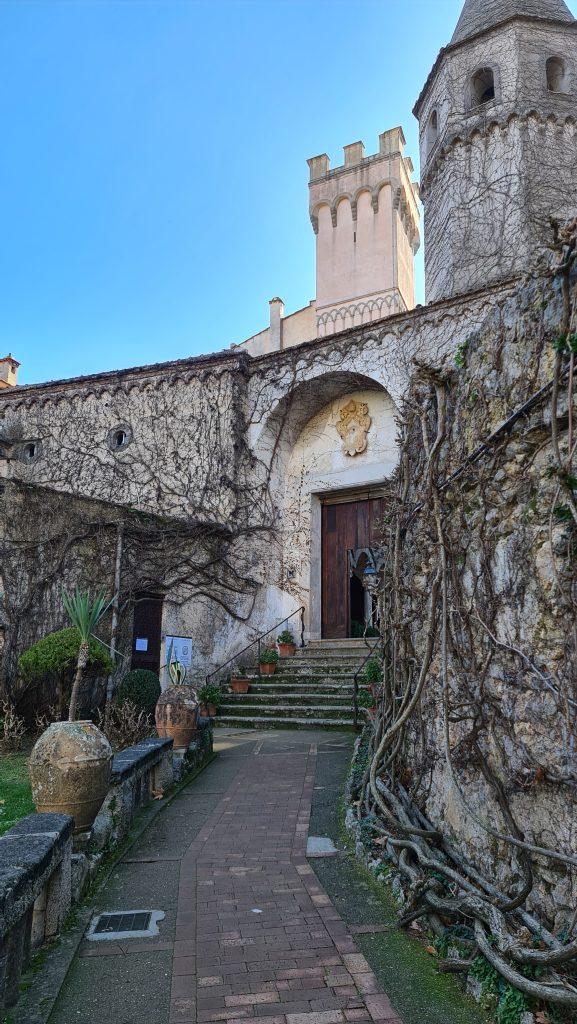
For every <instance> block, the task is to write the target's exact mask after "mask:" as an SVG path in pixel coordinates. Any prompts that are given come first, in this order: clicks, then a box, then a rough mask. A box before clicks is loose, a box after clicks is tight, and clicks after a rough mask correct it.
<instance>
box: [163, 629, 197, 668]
mask: <svg viewBox="0 0 577 1024" xmlns="http://www.w3.org/2000/svg"><path fill="white" fill-rule="evenodd" d="M169 658H170V660H171V661H179V662H180V664H181V665H184V666H185V667H186V668H190V666H191V665H192V640H191V638H190V637H189V636H167V637H166V663H167V664H168V659H169Z"/></svg>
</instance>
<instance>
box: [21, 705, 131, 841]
mask: <svg viewBox="0 0 577 1024" xmlns="http://www.w3.org/2000/svg"><path fill="white" fill-rule="evenodd" d="M111 766H112V747H111V746H110V743H109V742H108V740H107V739H106V736H105V735H104V733H103V732H101V731H100V729H97V728H96V726H95V725H94V723H93V722H53V723H52V725H50V726H48V728H47V729H46V731H45V732H43V733H42V736H40V738H39V739H38V740H37V741H36V744H35V746H34V749H33V750H32V753H31V755H30V766H29V767H30V781H31V783H32V795H33V798H34V804H35V807H36V810H37V811H40V812H57V813H59V814H70V815H72V817H73V818H74V831H75V832H86V831H87V830H88V829H89V828H90V827H91V825H92V822H93V821H94V819H95V817H96V815H97V814H98V812H99V810H100V808H101V807H102V804H103V801H104V798H105V796H106V794H107V792H108V787H109V785H110V771H111Z"/></svg>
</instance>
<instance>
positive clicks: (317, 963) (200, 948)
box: [170, 744, 401, 1024]
mask: <svg viewBox="0 0 577 1024" xmlns="http://www.w3.org/2000/svg"><path fill="white" fill-rule="evenodd" d="M315 757H316V746H315V744H311V746H310V748H309V750H308V753H307V752H306V751H303V750H294V751H290V752H284V753H281V752H280V751H279V752H278V753H271V754H268V753H262V751H261V747H260V745H257V747H256V748H255V754H254V756H251V757H247V758H244V759H243V760H242V761H240V762H239V770H238V774H237V777H236V779H235V780H234V782H233V783H232V785H231V786H230V788H229V789H228V791H227V792H226V794H225V795H223V796H222V797H221V798H220V800H219V802H218V803H217V804H216V806H215V807H214V810H213V812H212V813H211V815H210V816H209V818H208V820H207V821H206V823H205V824H204V826H203V827H202V829H201V830H200V832H199V833H198V834H197V836H196V838H195V839H194V841H193V842H192V843H191V845H190V846H189V847H188V849H187V850H186V852H185V853H184V856H183V857H182V860H181V862H180V878H179V887H178V908H177V917H176V932H175V942H174V950H173V961H172V967H173V971H172V990H171V1003H170V1024H178V1022H180V1024H193V1022H194V1024H197V1022H198V1024H211V1022H218V1021H224V1022H229V1024H248V1022H249V1021H251V1020H258V1022H259V1024H345V1022H347V1021H375V1022H388V1024H401V1022H400V1018H399V1017H398V1015H397V1014H396V1013H395V1011H394V1010H393V1008H392V1006H391V1004H390V1002H389V1000H388V998H387V996H386V995H385V994H384V993H382V992H381V991H380V990H379V986H378V983H377V980H376V978H375V976H374V974H373V973H372V971H371V969H370V967H369V965H368V963H367V961H366V960H365V958H364V957H363V956H362V955H360V954H359V952H358V951H357V948H356V946H355V943H354V941H353V938H352V936H351V935H350V933H349V932H348V931H347V928H346V926H345V924H344V923H343V921H342V920H341V918H340V916H339V914H338V913H337V911H336V910H335V909H334V907H333V906H332V904H331V901H330V899H329V897H328V896H327V895H326V893H325V892H324V890H323V889H322V887H321V886H320V885H319V883H318V881H317V878H316V876H315V874H314V872H313V870H312V868H311V867H310V866H309V864H308V861H307V859H306V856H305V852H306V840H307V834H308V823H309V816H310V809H311V800H312V793H313V785H314V774H315V772H314V762H315Z"/></svg>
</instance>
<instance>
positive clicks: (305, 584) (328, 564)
mask: <svg viewBox="0 0 577 1024" xmlns="http://www.w3.org/2000/svg"><path fill="white" fill-rule="evenodd" d="M396 415H397V410H396V407H395V405H394V404H393V402H392V399H391V398H390V396H389V394H388V392H387V391H386V389H385V388H384V387H383V386H382V384H381V383H380V382H379V381H377V380H375V379H372V378H370V377H366V376H363V375H362V374H358V373H350V372H349V373H345V372H342V371H341V372H338V371H337V372H332V373H324V374H320V375H319V376H318V377H315V378H314V379H311V380H308V381H306V382H303V383H302V384H299V385H298V386H297V388H295V389H293V390H292V391H291V393H290V394H289V395H285V396H283V398H282V399H281V401H280V402H279V406H278V407H277V411H276V414H273V417H272V418H271V420H269V422H268V424H267V426H266V428H265V430H264V431H263V434H262V435H261V438H260V442H261V443H260V445H259V448H260V451H261V452H263V451H266V448H267V446H269V450H273V449H274V471H273V473H272V475H271V481H272V487H271V491H272V494H273V498H274V502H275V506H276V508H277V513H278V516H277V521H278V541H279V549H280V559H281V565H280V567H279V569H280V571H279V573H278V575H277V579H278V581H279V584H280V590H281V592H282V593H281V594H279V593H278V591H277V594H278V598H279V599H280V600H279V601H278V606H279V611H280V612H281V614H279V616H278V618H279V619H280V618H281V617H282V615H284V614H287V612H289V611H292V609H293V608H296V607H298V606H299V605H304V607H305V609H306V615H305V620H306V624H307V634H308V637H309V638H310V639H321V638H322V637H326V638H327V639H328V638H338V637H343V638H344V637H349V636H354V635H355V632H357V633H358V631H359V629H360V628H361V627H362V625H363V619H362V618H360V619H359V618H357V615H358V614H360V612H359V608H360V604H359V595H358V594H356V595H355V591H354V589H351V588H354V586H355V584H354V583H352V584H351V570H350V565H349V557H350V553H351V552H355V551H358V550H359V549H361V548H370V547H371V545H376V544H377V542H378V534H379V527H380V525H381V522H382V519H383V515H384V508H385V497H384V495H385V489H386V481H387V479H388V478H389V477H390V476H391V474H392V472H393V470H394V469H395V466H396V464H397V461H398V450H397V441H396V435H397V422H396ZM277 425H278V429H276V430H275V426H277Z"/></svg>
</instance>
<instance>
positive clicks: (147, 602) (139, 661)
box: [131, 593, 164, 675]
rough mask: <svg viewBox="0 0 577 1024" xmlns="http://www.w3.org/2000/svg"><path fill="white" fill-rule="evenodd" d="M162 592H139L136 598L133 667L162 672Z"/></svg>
mask: <svg viewBox="0 0 577 1024" xmlns="http://www.w3.org/2000/svg"><path fill="white" fill-rule="evenodd" d="M163 602H164V598H163V596H162V595H161V594H149V593H143V594H137V595H136V597H135V599H134V617H133V625H132V659H131V666H132V668H148V669H150V670H151V672H156V673H157V675H158V674H159V673H160V648H161V643H162V606H163Z"/></svg>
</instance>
